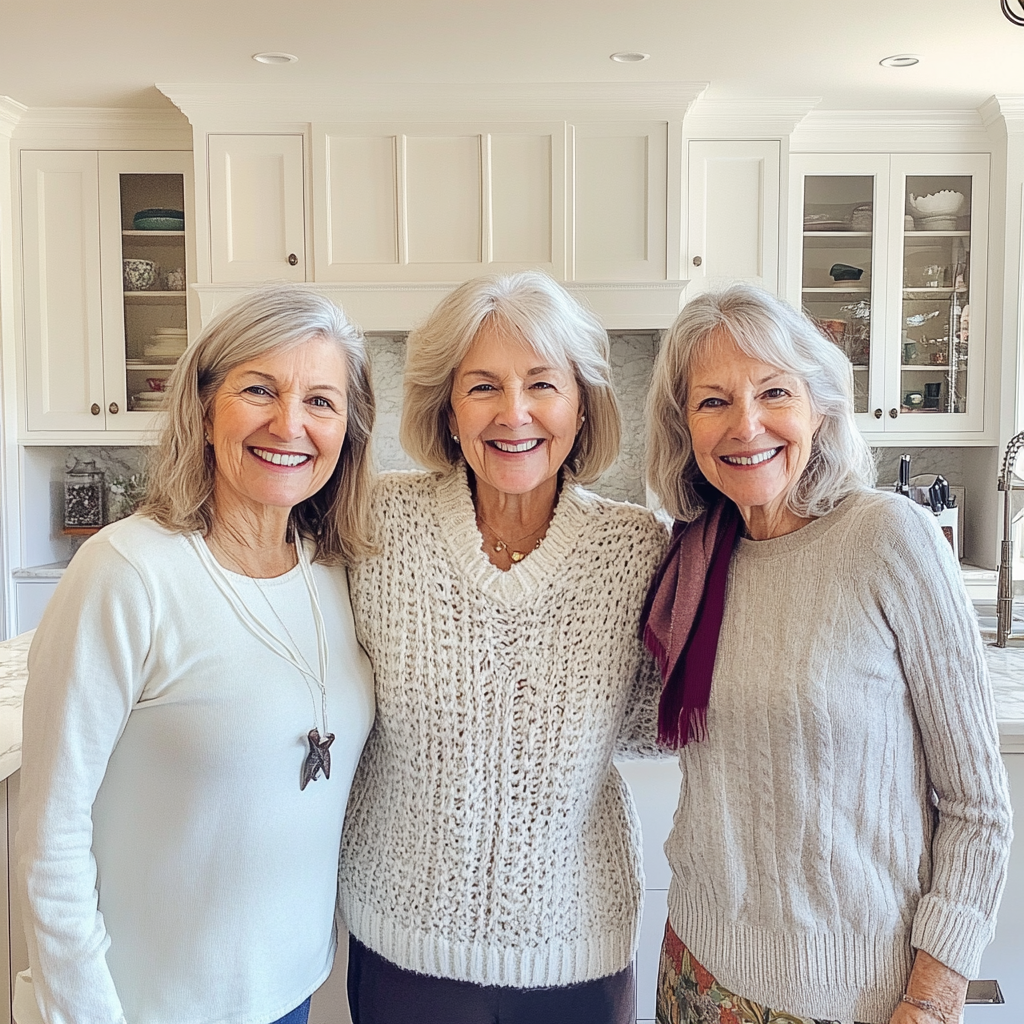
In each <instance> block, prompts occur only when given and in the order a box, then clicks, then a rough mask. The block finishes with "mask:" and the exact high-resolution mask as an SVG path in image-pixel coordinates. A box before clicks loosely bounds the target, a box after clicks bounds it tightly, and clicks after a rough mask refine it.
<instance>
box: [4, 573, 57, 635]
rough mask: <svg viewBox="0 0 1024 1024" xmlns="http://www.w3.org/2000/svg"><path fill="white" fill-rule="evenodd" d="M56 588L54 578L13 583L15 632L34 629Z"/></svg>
mask: <svg viewBox="0 0 1024 1024" xmlns="http://www.w3.org/2000/svg"><path fill="white" fill-rule="evenodd" d="M56 589H57V581H56V580H32V581H28V580H20V581H19V582H18V583H16V584H15V585H14V615H15V619H14V622H15V625H14V628H15V633H16V634H19V633H25V632H27V631H28V630H30V629H35V628H36V626H38V625H39V620H40V619H41V618H42V617H43V612H44V611H45V610H46V606H47V605H48V604H49V603H50V598H51V597H53V592H54V591H55V590H56Z"/></svg>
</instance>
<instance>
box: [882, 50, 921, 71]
mask: <svg viewBox="0 0 1024 1024" xmlns="http://www.w3.org/2000/svg"><path fill="white" fill-rule="evenodd" d="M878 63H879V64H881V65H882V67H883V68H912V67H913V66H914V65H915V64H920V63H921V58H920V57H918V55H917V54H916V53H894V54H893V55H892V56H891V57H883V58H882V59H881V60H880V61H879V62H878Z"/></svg>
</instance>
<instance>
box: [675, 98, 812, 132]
mask: <svg viewBox="0 0 1024 1024" xmlns="http://www.w3.org/2000/svg"><path fill="white" fill-rule="evenodd" d="M820 102H821V100H820V99H819V98H818V97H816V96H788V97H787V96H779V97H770V98H765V97H744V98H739V99H719V100H716V99H704V98H703V97H701V98H699V99H698V100H697V101H696V102H695V103H694V104H693V106H692V107H691V108H690V111H689V113H688V114H687V115H686V120H685V121H684V124H683V131H684V133H685V134H686V137H687V138H690V139H702V138H710V139H719V138H732V139H735V138H744V137H746V138H749V137H756V138H782V137H785V136H787V135H790V134H791V133H792V132H793V130H794V129H795V128H796V126H797V125H798V124H800V123H801V121H803V120H804V118H806V117H807V115H808V114H809V113H810V112H811V111H812V110H813V109H814V108H815V107H816V106H817V105H818V104H819V103H820Z"/></svg>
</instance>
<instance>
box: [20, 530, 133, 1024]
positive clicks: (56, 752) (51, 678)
mask: <svg viewBox="0 0 1024 1024" xmlns="http://www.w3.org/2000/svg"><path fill="white" fill-rule="evenodd" d="M152 628H153V614H152V602H151V595H150V594H149V592H148V589H147V587H146V586H145V583H144V581H143V580H142V578H141V576H140V574H139V573H138V571H137V570H136V569H135V568H134V567H133V566H132V565H131V564H130V562H129V561H128V560H127V559H126V558H125V557H124V556H123V555H122V554H121V553H120V552H118V551H117V550H116V549H115V547H114V546H113V545H112V544H111V543H110V541H109V539H108V538H104V537H103V536H102V535H100V536H98V537H96V538H93V539H91V540H90V541H89V542H87V543H86V544H85V545H83V547H82V549H81V550H80V551H79V552H78V554H77V555H76V556H75V557H74V559H73V560H72V562H71V564H70V566H69V567H68V570H67V572H66V573H65V575H64V578H63V579H62V580H61V582H60V584H59V585H58V587H57V590H56V592H55V593H54V596H53V598H52V599H51V601H50V603H49V605H48V606H47V609H46V613H45V614H44V616H43V619H42V621H41V622H40V624H39V628H38V629H37V631H36V635H35V637H34V639H33V643H32V649H31V651H30V653H29V679H28V685H27V687H26V691H25V706H24V715H23V721H24V739H23V753H22V769H21V813H20V821H19V828H18V837H17V852H18V873H19V877H20V882H21V889H22V893H23V894H24V899H25V901H26V907H25V910H26V918H25V923H26V932H27V938H28V947H29V960H30V963H31V966H32V974H33V979H34V985H35V991H36V995H37V998H38V999H39V1000H40V1002H41V1003H42V1010H43V1016H44V1019H46V1020H47V1021H49V1022H52V1024H57V1022H71V1021H79V1020H90V1021H96V1022H101V1021H102V1022H106V1021H109V1022H110V1024H116V1022H118V1021H120V1020H123V1014H122V1011H121V1005H120V1001H119V1000H118V997H117V993H116V991H115V990H114V985H113V982H112V980H111V978H110V973H109V971H108V970H107V965H106V960H105V957H104V954H105V951H106V949H107V946H108V945H109V939H108V938H107V935H106V932H105V929H104V926H103V919H102V917H101V916H100V914H99V912H98V909H97V900H98V897H97V890H96V864H95V861H94V859H93V856H92V850H91V847H92V805H93V802H94V800H95V798H96V794H97V792H98V790H99V787H100V784H101V782H102V781H103V776H104V774H105V772H106V768H107V762H108V761H109V758H110V754H111V752H112V751H113V749H114V746H115V745H116V744H117V741H118V738H119V737H120V735H121V732H122V730H123V729H124V726H125V723H126V722H127V720H128V715H129V714H130V712H131V709H132V706H133V704H134V703H135V701H136V700H137V699H138V696H139V694H140V692H141V680H142V674H143V665H144V662H145V659H146V657H147V654H148V653H149V647H150V637H151V635H152Z"/></svg>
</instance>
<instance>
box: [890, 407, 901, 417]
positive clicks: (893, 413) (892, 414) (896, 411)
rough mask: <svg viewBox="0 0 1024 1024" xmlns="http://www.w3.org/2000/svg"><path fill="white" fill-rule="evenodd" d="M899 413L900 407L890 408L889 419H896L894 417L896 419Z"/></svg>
mask: <svg viewBox="0 0 1024 1024" xmlns="http://www.w3.org/2000/svg"><path fill="white" fill-rule="evenodd" d="M899 414H900V411H899V409H890V410H889V419H891V420H894V419H896V417H897V416H899Z"/></svg>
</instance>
